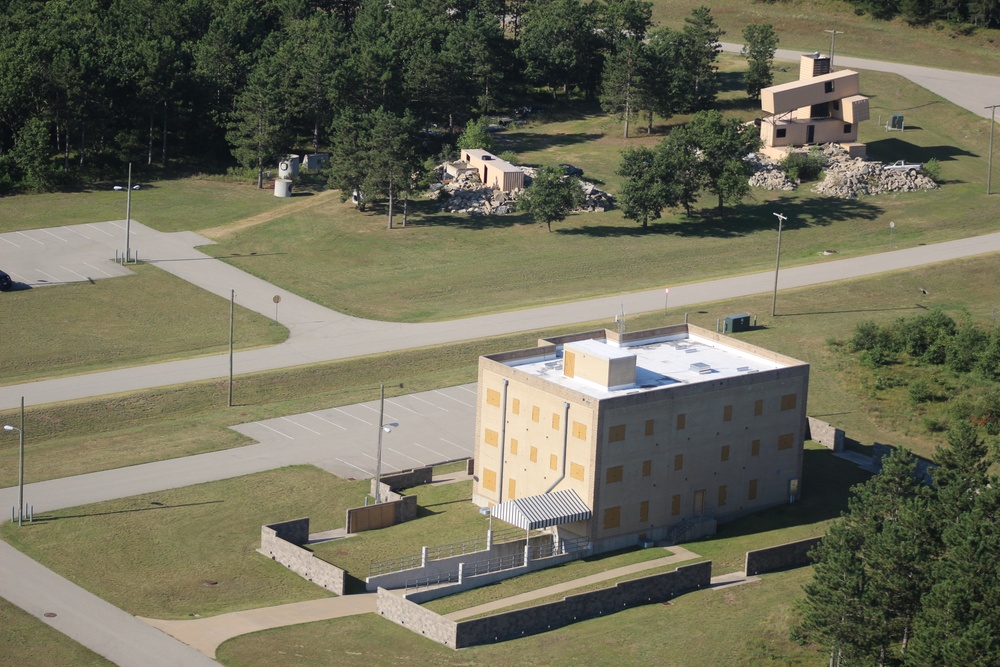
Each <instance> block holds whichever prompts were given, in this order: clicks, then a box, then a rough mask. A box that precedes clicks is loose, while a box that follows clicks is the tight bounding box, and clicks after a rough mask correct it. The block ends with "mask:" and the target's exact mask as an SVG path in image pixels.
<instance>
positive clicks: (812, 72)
mask: <svg viewBox="0 0 1000 667" xmlns="http://www.w3.org/2000/svg"><path fill="white" fill-rule="evenodd" d="M860 92H861V84H860V80H859V77H858V73H857V72H853V71H851V70H846V69H845V70H840V71H838V72H834V71H831V69H830V57H829V56H823V55H820V54H819V53H812V54H805V55H803V56H802V58H801V61H800V64H799V80H798V81H792V82H790V83H783V84H781V85H778V86H771V87H770V88H764V89H763V90H761V91H760V105H761V110H762V111H764V113H767V114H770V115H769V116H767V117H766V118H764V119H762V121H761V126H760V138H761V141H762V142H763V144H764V146H763V149H762V150H763V152H764V153H765V154H767V155H769V156H771V157H773V158H780V157H782V156H784V153H785V149H786V148H787V147H788V146H805V145H809V144H826V143H837V144H840V145H841V147H842V148H844V150H846V151H847V152H848V153H849V154H850V155H851V157H864V155H865V145H864V144H862V143H858V124H859V123H860V122H862V121H865V120H868V117H869V113H868V98H867V97H865V96H863V95H861V94H860Z"/></svg>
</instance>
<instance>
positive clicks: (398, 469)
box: [361, 448, 402, 472]
mask: <svg viewBox="0 0 1000 667" xmlns="http://www.w3.org/2000/svg"><path fill="white" fill-rule="evenodd" d="M386 449H388V448H386ZM361 455H362V456H367V457H368V458H370V459H371V460H372V461H374V462H375V463H376V464H377V463H378V459H377V458H375V457H374V456H372V455H371V454H365V453H364V452H361ZM386 466H389V467H390V468H396V471H397V472H398V471H400V470H402V468H399V467H397V466H394V465H392V464H391V463H389V462H388V461H386V460H385V457H384V456H383V457H382V467H383V468H384V467H386Z"/></svg>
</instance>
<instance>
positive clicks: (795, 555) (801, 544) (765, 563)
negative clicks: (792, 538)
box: [743, 537, 823, 577]
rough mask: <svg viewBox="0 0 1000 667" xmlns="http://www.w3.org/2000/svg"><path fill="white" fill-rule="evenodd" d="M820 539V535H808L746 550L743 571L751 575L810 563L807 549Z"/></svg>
mask: <svg viewBox="0 0 1000 667" xmlns="http://www.w3.org/2000/svg"><path fill="white" fill-rule="evenodd" d="M822 540H823V538H822V537H810V538H809V539H806V540H799V541H798V542H788V543H787V544H779V545H778V546H775V547H768V548H766V549H757V550H756V551H748V552H747V558H746V565H745V566H744V568H743V571H744V572H746V575H747V576H748V577H752V576H754V575H757V574H765V573H767V572H777V571H778V570H788V569H791V568H794V567H804V566H806V565H811V564H812V561H811V560H810V559H809V550H810V549H812V548H813V547H814V546H816V545H817V544H819V543H820V542H821V541H822Z"/></svg>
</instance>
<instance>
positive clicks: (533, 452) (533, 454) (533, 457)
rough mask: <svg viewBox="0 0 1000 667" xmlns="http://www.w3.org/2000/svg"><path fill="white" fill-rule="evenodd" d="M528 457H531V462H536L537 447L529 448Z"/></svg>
mask: <svg viewBox="0 0 1000 667" xmlns="http://www.w3.org/2000/svg"><path fill="white" fill-rule="evenodd" d="M528 458H529V459H531V462H532V463H538V447H532V448H531V451H529V452H528Z"/></svg>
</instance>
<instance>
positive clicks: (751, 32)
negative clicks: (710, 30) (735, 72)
mask: <svg viewBox="0 0 1000 667" xmlns="http://www.w3.org/2000/svg"><path fill="white" fill-rule="evenodd" d="M777 48H778V35H777V34H776V33H775V32H774V26H772V25H771V24H770V23H751V24H750V25H748V26H746V27H745V28H743V50H742V51H741V52H740V53H742V54H743V57H744V58H746V59H747V71H746V74H744V75H743V82H744V83H745V84H746V88H747V95H749V96H750V97H751V98H753V99H755V100H757V99H760V91H761V89H762V88H767V87H768V86H770V85H771V82H772V81H774V71H773V68H772V64H773V61H774V52H775V50H777Z"/></svg>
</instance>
